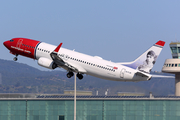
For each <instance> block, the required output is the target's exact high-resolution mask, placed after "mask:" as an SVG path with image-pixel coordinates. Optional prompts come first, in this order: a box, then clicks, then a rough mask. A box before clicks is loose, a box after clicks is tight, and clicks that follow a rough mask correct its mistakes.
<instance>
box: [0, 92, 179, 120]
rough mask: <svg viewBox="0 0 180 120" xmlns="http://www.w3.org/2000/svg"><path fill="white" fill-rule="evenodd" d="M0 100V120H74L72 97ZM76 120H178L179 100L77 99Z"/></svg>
mask: <svg viewBox="0 0 180 120" xmlns="http://www.w3.org/2000/svg"><path fill="white" fill-rule="evenodd" d="M8 95H9V94H6V95H4V96H2V95H1V96H0V97H1V98H0V120H74V96H65V95H62V96H60V95H59V96H57V95H21V94H19V95H16V96H11V95H9V96H8ZM76 115H77V116H76V119H77V120H179V119H180V97H178V96H171V97H160V96H77V108H76Z"/></svg>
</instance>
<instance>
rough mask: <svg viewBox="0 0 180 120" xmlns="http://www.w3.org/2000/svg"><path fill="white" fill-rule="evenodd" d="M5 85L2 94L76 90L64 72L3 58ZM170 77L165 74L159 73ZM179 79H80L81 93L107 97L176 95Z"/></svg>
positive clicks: (0, 87) (2, 70) (2, 72)
mask: <svg viewBox="0 0 180 120" xmlns="http://www.w3.org/2000/svg"><path fill="white" fill-rule="evenodd" d="M0 73H1V76H2V85H1V86H0V92H3V93H5V92H12V93H18V92H20V93H25V92H28V93H33V92H39V93H63V91H64V90H73V89H74V79H73V78H71V79H68V78H67V77H66V72H63V71H57V70H55V71H40V70H38V69H36V68H33V67H30V66H28V65H26V64H22V63H18V62H14V61H8V60H2V59H0ZM152 74H160V75H169V74H165V73H155V72H153V73H152ZM174 87H175V80H174V79H169V78H168V79H167V78H152V79H151V80H150V81H143V82H137V83H135V82H117V81H109V80H103V79H99V78H95V77H92V76H87V75H85V76H84V78H83V80H77V90H88V91H93V94H95V93H96V91H98V92H99V94H100V95H104V93H105V91H106V90H107V89H108V92H109V93H108V94H109V95H117V92H140V93H145V94H149V92H153V94H154V95H172V94H174Z"/></svg>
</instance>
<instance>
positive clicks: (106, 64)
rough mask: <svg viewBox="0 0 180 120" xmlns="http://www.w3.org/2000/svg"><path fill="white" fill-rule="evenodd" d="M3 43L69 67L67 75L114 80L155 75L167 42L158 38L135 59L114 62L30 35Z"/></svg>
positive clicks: (45, 61) (48, 62) (46, 64)
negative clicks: (154, 71)
mask: <svg viewBox="0 0 180 120" xmlns="http://www.w3.org/2000/svg"><path fill="white" fill-rule="evenodd" d="M3 44H4V46H5V47H6V48H7V49H9V50H10V53H11V54H13V55H15V57H14V59H13V60H14V61H17V59H18V58H17V57H18V55H22V56H25V57H28V58H32V59H35V60H37V63H38V65H40V66H42V67H45V68H48V69H55V68H57V67H60V68H63V69H65V70H67V77H68V78H71V77H72V76H73V75H74V73H76V76H77V77H78V78H79V79H80V80H81V79H83V75H84V74H86V75H91V76H95V77H98V78H102V79H106V80H113V81H133V82H137V81H147V80H150V79H151V78H152V75H151V74H149V73H150V71H151V69H152V67H153V65H154V64H155V62H156V60H157V57H158V56H159V54H160V52H161V50H162V48H163V46H164V44H165V42H164V41H161V40H159V41H158V42H156V43H155V44H154V45H153V46H152V47H151V48H149V49H148V50H147V51H146V52H144V53H143V54H142V55H141V56H139V57H138V58H137V59H135V60H134V61H132V62H126V63H115V62H111V61H107V60H104V59H102V58H101V57H99V56H90V55H86V54H83V53H80V52H76V51H74V50H69V49H66V48H62V47H61V46H62V43H60V44H59V45H58V46H55V45H51V44H48V43H45V42H41V41H37V40H32V39H28V38H13V39H11V40H8V41H5V42H4V43H3Z"/></svg>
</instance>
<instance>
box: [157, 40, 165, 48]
mask: <svg viewBox="0 0 180 120" xmlns="http://www.w3.org/2000/svg"><path fill="white" fill-rule="evenodd" d="M164 44H165V42H164V41H161V40H159V41H158V42H157V43H156V45H159V46H162V47H163V46H164Z"/></svg>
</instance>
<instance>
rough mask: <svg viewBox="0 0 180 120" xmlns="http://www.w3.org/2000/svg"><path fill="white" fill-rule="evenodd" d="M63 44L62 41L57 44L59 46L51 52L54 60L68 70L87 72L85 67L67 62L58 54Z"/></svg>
mask: <svg viewBox="0 0 180 120" xmlns="http://www.w3.org/2000/svg"><path fill="white" fill-rule="evenodd" d="M61 46H62V43H60V44H59V45H58V46H57V48H56V49H55V50H54V51H53V52H52V53H50V56H51V58H52V59H53V61H54V62H55V63H56V64H57V65H58V66H59V67H62V68H64V69H66V70H68V71H72V72H76V73H86V70H85V69H84V68H82V67H81V66H79V65H76V64H72V63H67V62H65V61H64V60H63V59H62V58H61V57H60V56H59V55H58V51H59V50H60V48H61Z"/></svg>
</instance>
